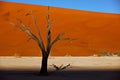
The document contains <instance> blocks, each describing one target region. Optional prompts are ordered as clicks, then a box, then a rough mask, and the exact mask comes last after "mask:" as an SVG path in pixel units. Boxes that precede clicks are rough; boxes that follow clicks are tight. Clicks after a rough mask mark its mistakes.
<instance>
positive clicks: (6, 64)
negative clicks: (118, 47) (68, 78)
mask: <svg viewBox="0 0 120 80" xmlns="http://www.w3.org/2000/svg"><path fill="white" fill-rule="evenodd" d="M40 63H41V57H21V58H16V57H0V68H3V69H22V68H23V69H29V68H31V69H39V68H40ZM52 64H55V65H58V66H60V65H62V64H63V65H67V64H70V65H71V67H72V66H76V67H79V69H84V68H85V69H86V68H87V69H120V57H92V56H91V57H50V58H49V60H48V67H50V68H51V67H52V66H51V65H52ZM71 67H70V68H71ZM73 68H74V67H73Z"/></svg>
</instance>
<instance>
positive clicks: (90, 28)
mask: <svg viewBox="0 0 120 80" xmlns="http://www.w3.org/2000/svg"><path fill="white" fill-rule="evenodd" d="M0 5H1V6H0V55H1V56H3V55H4V56H8V55H15V54H18V55H22V56H23V55H24V56H28V55H29V56H38V55H40V50H39V48H38V46H37V44H36V43H35V42H34V41H33V40H30V41H27V40H28V36H27V35H26V34H25V33H24V32H21V31H19V30H18V29H17V28H15V27H14V26H12V25H10V24H8V21H13V22H15V23H17V21H16V18H20V19H21V20H22V21H23V22H24V23H26V24H27V25H29V26H30V29H31V30H32V31H33V32H34V33H35V34H36V29H35V27H34V24H33V20H32V18H31V17H30V16H25V15H26V14H27V13H28V12H30V11H32V12H33V14H34V15H35V17H36V19H37V24H38V25H39V28H40V30H41V34H42V36H43V38H44V40H45V37H44V36H45V33H46V24H47V22H46V12H47V7H45V6H38V5H28V4H19V3H8V2H0ZM49 13H50V20H51V26H52V29H51V30H52V37H53V38H52V39H54V38H55V37H56V36H57V34H59V33H61V32H65V33H66V34H65V36H64V37H71V38H76V39H77V40H72V41H59V42H58V43H56V44H55V45H54V46H53V48H52V51H51V53H52V54H51V55H59V56H63V55H72V56H88V55H93V54H99V52H100V51H104V50H106V51H110V52H117V51H120V14H107V13H97V12H88V11H80V10H71V9H63V8H55V7H51V8H50V12H49Z"/></svg>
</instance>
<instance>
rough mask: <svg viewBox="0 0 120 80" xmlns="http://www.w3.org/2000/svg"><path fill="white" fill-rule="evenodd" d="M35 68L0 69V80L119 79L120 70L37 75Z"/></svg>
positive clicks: (75, 71)
mask: <svg viewBox="0 0 120 80" xmlns="http://www.w3.org/2000/svg"><path fill="white" fill-rule="evenodd" d="M38 73H39V71H36V70H0V80H120V70H107V71H105V70H73V71H72V70H71V71H58V72H52V71H51V72H49V75H48V76H39V75H38Z"/></svg>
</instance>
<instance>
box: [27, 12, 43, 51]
mask: <svg viewBox="0 0 120 80" xmlns="http://www.w3.org/2000/svg"><path fill="white" fill-rule="evenodd" d="M28 15H30V16H31V17H32V19H33V21H34V25H35V27H36V30H37V33H38V36H39V39H40V44H41V47H42V48H43V49H44V50H45V46H44V43H43V39H42V36H41V34H40V29H39V27H38V25H37V21H36V19H35V16H34V15H33V14H32V11H31V13H27V14H26V16H28Z"/></svg>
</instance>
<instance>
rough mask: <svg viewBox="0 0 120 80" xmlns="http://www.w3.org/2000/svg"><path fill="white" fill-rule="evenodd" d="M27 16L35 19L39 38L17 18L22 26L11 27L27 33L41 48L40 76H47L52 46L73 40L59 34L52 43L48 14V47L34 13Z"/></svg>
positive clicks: (12, 23) (47, 16)
mask: <svg viewBox="0 0 120 80" xmlns="http://www.w3.org/2000/svg"><path fill="white" fill-rule="evenodd" d="M48 11H49V7H48ZM26 16H31V17H32V19H33V22H34V26H35V28H36V30H37V33H38V37H37V36H36V35H35V34H34V33H33V32H32V31H31V30H30V29H29V27H28V26H27V25H26V24H24V22H23V21H22V20H21V19H19V18H17V19H16V20H17V21H18V22H19V24H21V26H19V25H17V24H15V23H14V22H11V21H10V22H9V23H10V24H11V25H13V26H15V27H16V28H18V29H19V30H21V31H23V32H25V33H26V34H28V35H29V36H30V37H31V39H33V40H34V41H35V42H36V43H37V45H38V46H39V48H40V50H41V53H42V64H41V70H40V74H42V75H45V74H47V62H48V56H49V54H50V51H51V48H52V46H53V45H54V44H55V43H56V42H58V41H59V40H73V39H71V38H61V37H62V36H63V35H64V33H61V34H58V35H57V37H56V38H55V39H54V40H53V41H51V30H50V29H51V25H50V15H49V13H47V15H46V20H47V27H46V30H47V33H46V43H47V44H46V47H45V45H44V43H43V39H42V37H41V33H40V29H39V27H38V25H37V21H36V19H35V16H34V15H33V14H32V12H30V13H27V14H26Z"/></svg>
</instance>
